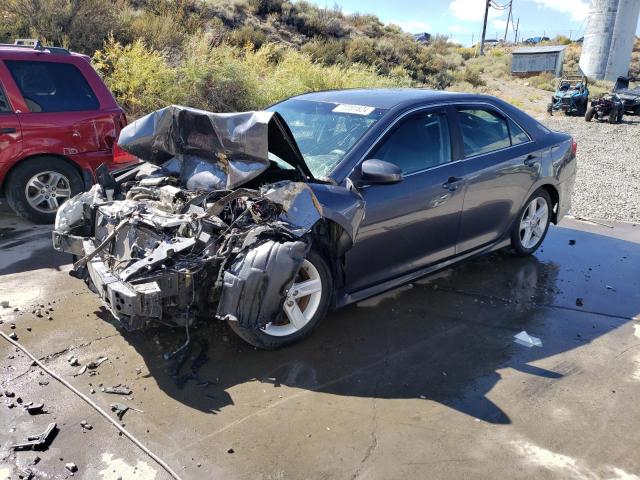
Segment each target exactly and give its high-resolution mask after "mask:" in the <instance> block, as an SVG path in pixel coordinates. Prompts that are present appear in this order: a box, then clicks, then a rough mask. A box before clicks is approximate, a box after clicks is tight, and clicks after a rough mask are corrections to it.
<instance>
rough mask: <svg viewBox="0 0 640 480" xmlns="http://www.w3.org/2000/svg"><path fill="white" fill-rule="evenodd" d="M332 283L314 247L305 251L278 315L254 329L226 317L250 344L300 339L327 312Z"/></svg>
mask: <svg viewBox="0 0 640 480" xmlns="http://www.w3.org/2000/svg"><path fill="white" fill-rule="evenodd" d="M332 288H333V284H332V281H331V273H330V271H329V268H328V267H327V264H326V262H325V261H324V259H323V258H322V256H320V255H319V254H318V253H316V252H315V251H313V250H311V251H310V252H309V253H308V254H307V258H306V259H305V260H304V262H303V264H302V267H301V268H300V271H299V272H298V275H297V276H296V279H295V280H294V283H293V285H292V286H291V288H290V289H289V292H288V295H287V297H286V298H285V303H284V308H283V312H282V316H281V318H280V319H279V320H278V321H277V322H273V323H268V324H267V325H265V326H264V327H262V328H260V329H257V330H254V329H249V328H243V327H241V326H240V325H239V324H238V322H234V321H229V322H227V323H228V324H229V327H231V330H233V331H234V332H235V333H236V334H237V335H238V336H239V337H240V338H242V339H243V340H244V341H245V342H247V343H249V344H250V345H253V346H254V347H258V348H262V349H265V350H274V349H276V348H280V347H284V346H286V345H289V344H291V343H294V342H297V341H299V340H302V339H303V338H304V337H306V336H307V335H309V334H310V333H311V332H312V331H313V329H314V328H315V327H317V326H318V324H319V323H320V321H321V320H322V318H323V317H324V316H325V315H326V314H327V310H328V309H329V303H330V300H331V291H332Z"/></svg>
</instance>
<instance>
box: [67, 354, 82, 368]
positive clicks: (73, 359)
mask: <svg viewBox="0 0 640 480" xmlns="http://www.w3.org/2000/svg"><path fill="white" fill-rule="evenodd" d="M67 361H68V362H69V365H71V366H72V367H77V366H79V365H80V361H79V360H78V359H77V358H76V357H75V356H74V355H71V356H70V357H69V358H67Z"/></svg>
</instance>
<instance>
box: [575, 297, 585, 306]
mask: <svg viewBox="0 0 640 480" xmlns="http://www.w3.org/2000/svg"><path fill="white" fill-rule="evenodd" d="M582 305H584V303H583V300H582V298H580V297H578V298H576V307H581V306H582Z"/></svg>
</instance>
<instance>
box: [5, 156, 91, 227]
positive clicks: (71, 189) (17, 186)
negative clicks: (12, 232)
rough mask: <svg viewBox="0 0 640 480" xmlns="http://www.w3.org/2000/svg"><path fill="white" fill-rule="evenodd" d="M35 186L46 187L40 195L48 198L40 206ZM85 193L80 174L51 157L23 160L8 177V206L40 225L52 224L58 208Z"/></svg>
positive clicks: (6, 188) (6, 189)
mask: <svg viewBox="0 0 640 480" xmlns="http://www.w3.org/2000/svg"><path fill="white" fill-rule="evenodd" d="M56 179H57V181H56ZM34 182H39V183H37V184H38V185H41V186H42V187H43V189H42V190H41V191H40V193H41V195H42V196H44V197H45V198H43V200H42V202H41V203H39V204H38V205H39V206H37V205H35V203H36V202H37V200H38V199H39V198H40V197H38V196H37V195H38V192H37V188H36V187H34ZM58 190H59V191H60V192H63V193H60V192H58ZM83 190H84V183H83V181H82V177H81V176H80V174H79V173H78V171H77V170H76V169H75V168H74V167H72V166H71V165H69V164H68V163H66V162H65V161H64V160H61V159H60V158H57V157H51V156H42V157H37V158H32V159H29V160H23V161H22V162H21V163H19V164H18V165H17V166H16V167H15V169H14V170H13V171H12V172H11V174H10V175H9V176H8V177H7V180H6V187H5V192H6V196H7V203H8V204H9V206H10V207H11V208H12V209H13V211H14V212H16V213H17V214H18V215H20V216H21V217H24V218H26V219H27V220H31V221H32V222H34V223H40V224H50V223H53V222H54V220H55V218H56V211H57V208H55V204H57V205H58V207H59V206H60V205H61V204H62V203H63V202H64V201H66V200H68V199H69V198H71V197H73V196H75V195H77V194H78V193H80V192H82V191H83ZM28 192H32V193H30V194H29V193H28ZM56 192H58V193H56ZM49 199H51V200H50V201H49Z"/></svg>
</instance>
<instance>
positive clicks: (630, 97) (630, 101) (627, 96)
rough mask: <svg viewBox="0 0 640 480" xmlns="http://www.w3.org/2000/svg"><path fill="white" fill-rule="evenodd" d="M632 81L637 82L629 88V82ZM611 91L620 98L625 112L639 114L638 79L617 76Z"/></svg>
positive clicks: (639, 92) (639, 88)
mask: <svg viewBox="0 0 640 480" xmlns="http://www.w3.org/2000/svg"><path fill="white" fill-rule="evenodd" d="M632 81H635V82H636V83H637V84H636V86H635V87H634V88H629V83H630V82H632ZM612 91H613V92H614V93H616V94H617V95H618V97H620V100H622V103H623V104H624V111H625V112H626V113H631V114H633V115H640V81H639V80H638V79H634V78H627V77H618V79H617V80H616V83H615V85H614V86H613V90H612Z"/></svg>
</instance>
